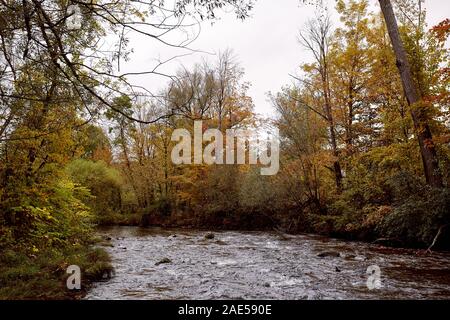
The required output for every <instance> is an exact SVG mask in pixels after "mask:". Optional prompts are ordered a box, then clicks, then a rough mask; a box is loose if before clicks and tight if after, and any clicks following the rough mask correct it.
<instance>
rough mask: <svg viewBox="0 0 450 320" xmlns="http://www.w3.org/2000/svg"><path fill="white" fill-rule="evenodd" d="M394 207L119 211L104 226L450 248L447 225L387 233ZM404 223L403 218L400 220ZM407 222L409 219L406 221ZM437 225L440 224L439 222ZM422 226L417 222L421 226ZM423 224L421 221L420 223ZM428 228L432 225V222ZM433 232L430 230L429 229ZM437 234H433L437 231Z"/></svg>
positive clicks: (398, 246) (426, 225)
mask: <svg viewBox="0 0 450 320" xmlns="http://www.w3.org/2000/svg"><path fill="white" fill-rule="evenodd" d="M392 211H393V209H392V208H390V207H387V206H382V207H379V208H375V209H372V210H371V211H367V212H361V213H360V214H358V215H344V216H342V215H325V214H322V215H321V214H311V213H309V214H303V215H298V214H297V213H296V212H291V213H286V212H283V213H261V212H258V211H257V212H233V213H225V212H220V213H214V214H209V215H204V214H193V213H192V212H188V213H180V212H178V213H167V214H160V213H158V212H152V213H144V214H136V213H134V214H131V215H129V216H127V215H126V214H121V215H118V218H117V219H115V220H110V221H109V222H108V223H106V224H104V226H141V227H161V228H182V229H193V230H210V231H224V230H228V231H274V230H275V231H278V232H282V233H286V234H293V235H296V234H302V233H312V234H317V235H321V236H327V237H332V238H336V239H345V240H352V241H363V242H368V243H373V242H375V243H377V244H380V245H384V246H387V247H394V248H412V249H422V250H426V249H427V248H429V247H430V245H431V244H432V243H433V242H434V244H433V247H432V249H433V250H446V251H448V250H450V227H449V226H444V227H443V228H441V231H440V233H439V234H438V233H436V232H435V233H434V234H435V235H437V237H434V238H436V239H434V238H433V237H431V238H430V240H429V241H428V242H425V241H422V242H419V241H413V240H412V239H411V238H408V236H407V235H404V234H402V233H398V234H394V233H393V232H391V230H389V231H390V232H389V233H387V232H385V230H383V229H382V227H383V223H384V219H386V217H389V215H390V214H391V212H392ZM399 223H400V222H399ZM403 223H405V222H404V221H403ZM436 225H437V224H436ZM417 227H418V226H416V228H417ZM419 227H420V225H419ZM423 227H424V228H430V229H432V227H431V226H429V225H428V224H424V225H423ZM427 232H428V233H431V232H430V231H427ZM434 234H433V235H434Z"/></svg>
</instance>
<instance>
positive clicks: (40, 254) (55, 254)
mask: <svg viewBox="0 0 450 320" xmlns="http://www.w3.org/2000/svg"><path fill="white" fill-rule="evenodd" d="M93 245H94V243H91V244H89V245H79V246H74V247H71V248H65V249H57V248H48V249H41V250H39V251H37V252H35V253H34V254H29V253H27V252H24V250H23V249H19V248H8V249H5V250H2V252H1V253H0V300H29V299H31V300H49V299H50V300H62V299H81V298H82V297H83V296H84V295H86V293H87V291H88V290H89V288H91V286H92V283H93V282H95V281H99V280H102V279H103V278H104V277H105V275H106V276H108V275H110V274H111V272H112V270H113V267H112V265H111V259H110V256H109V255H108V253H107V252H106V251H105V250H104V249H103V248H97V247H94V246H93ZM69 265H77V266H79V267H80V269H81V289H80V290H75V291H71V290H68V289H67V286H66V280H67V277H68V276H69V274H67V273H66V270H67V267H68V266H69Z"/></svg>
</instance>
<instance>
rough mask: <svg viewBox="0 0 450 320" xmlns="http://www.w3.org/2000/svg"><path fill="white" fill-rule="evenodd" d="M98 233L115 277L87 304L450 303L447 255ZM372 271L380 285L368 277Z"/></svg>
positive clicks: (176, 233) (261, 236)
mask: <svg viewBox="0 0 450 320" xmlns="http://www.w3.org/2000/svg"><path fill="white" fill-rule="evenodd" d="M100 234H101V235H102V236H103V237H105V238H106V237H110V238H111V240H110V241H109V245H108V246H106V249H107V250H108V251H109V253H110V254H111V256H112V262H113V265H114V268H115V275H114V276H113V277H112V279H110V280H108V281H105V282H99V283H96V284H95V285H94V287H93V288H92V289H91V290H90V291H89V293H88V294H87V296H86V297H85V298H86V299H450V265H449V262H450V254H449V253H433V254H432V255H417V254H415V252H414V251H412V250H400V249H388V248H384V247H381V246H376V245H370V244H366V243H361V242H348V241H343V240H336V239H329V238H325V237H320V236H314V235H295V236H293V235H289V236H281V235H280V234H277V233H270V232H243V231H223V232H214V234H215V237H214V239H205V235H206V234H207V232H206V231H195V230H181V229H169V230H168V229H160V228H137V227H113V228H108V229H103V230H101V231H100ZM163 259H166V263H158V262H162V261H161V260H163ZM167 259H169V260H170V262H168V261H167ZM374 265H375V266H378V267H379V268H380V269H379V270H380V272H381V273H380V278H379V279H380V282H378V283H377V282H373V279H375V278H374V277H376V276H377V273H376V272H375V274H370V272H369V273H367V269H368V268H369V267H370V266H374ZM372 268H375V270H376V268H377V267H372ZM370 277H371V278H370ZM368 279H369V281H368ZM368 282H369V286H370V287H371V288H373V289H372V290H369V289H368V286H367V284H368ZM374 283H375V288H374V285H373V284H374ZM377 284H380V285H381V287H378V286H377Z"/></svg>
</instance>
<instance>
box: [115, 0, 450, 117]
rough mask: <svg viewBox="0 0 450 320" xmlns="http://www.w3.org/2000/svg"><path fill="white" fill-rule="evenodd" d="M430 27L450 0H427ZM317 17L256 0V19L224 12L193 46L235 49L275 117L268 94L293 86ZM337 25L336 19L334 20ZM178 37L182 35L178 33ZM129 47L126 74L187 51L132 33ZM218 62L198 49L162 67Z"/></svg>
mask: <svg viewBox="0 0 450 320" xmlns="http://www.w3.org/2000/svg"><path fill="white" fill-rule="evenodd" d="M328 2H329V3H330V5H329V7H330V9H333V10H331V11H330V12H331V15H332V19H333V21H338V16H337V14H336V12H334V5H333V3H334V1H333V0H328ZM370 2H371V4H373V10H380V9H379V6H378V1H376V0H370ZM425 7H426V8H427V12H428V14H427V21H428V24H429V26H433V25H435V24H437V23H438V22H440V21H442V20H444V19H446V18H450V1H449V0H426V1H425ZM313 17H314V7H312V6H305V5H302V4H300V1H299V0H277V1H276V0H257V1H256V4H255V7H254V9H253V10H252V12H251V17H250V18H248V19H246V20H244V21H240V20H237V19H236V18H235V15H234V13H227V14H222V15H221V19H220V20H218V21H216V22H215V23H214V24H211V22H208V21H206V22H203V23H202V24H201V33H200V35H199V37H198V39H196V40H195V42H194V43H192V44H191V45H190V48H192V49H198V50H202V51H205V52H211V53H214V52H216V53H217V52H219V51H223V50H225V49H227V48H231V49H233V51H234V54H235V55H236V57H237V61H239V62H240V65H241V66H242V67H243V69H244V71H245V77H244V80H245V81H248V82H250V83H251V87H250V90H249V92H248V93H249V95H250V96H251V97H252V99H253V102H254V104H255V109H256V112H258V113H261V114H264V115H270V114H271V113H272V107H271V105H270V103H269V102H268V101H267V95H266V93H267V92H269V91H271V92H274V93H275V92H277V91H279V90H280V89H281V87H282V86H283V85H286V84H289V83H290V82H291V81H292V78H291V77H290V76H289V74H290V73H291V74H292V73H295V71H296V69H297V67H298V66H299V65H300V64H301V63H302V62H306V61H308V60H309V59H310V58H309V57H308V55H307V53H306V52H305V51H304V50H303V48H302V47H301V46H300V45H299V44H298V42H297V36H298V31H299V29H300V28H302V26H303V25H304V24H305V22H306V21H307V20H308V19H311V18H313ZM335 24H337V22H335ZM176 36H177V37H179V36H180V34H179V33H178V34H177V35H176ZM130 47H132V48H134V53H133V54H132V55H131V56H130V58H131V60H130V61H129V62H127V63H126V64H124V63H122V68H121V70H120V71H121V72H128V71H144V70H148V69H151V68H152V66H154V65H155V59H158V58H159V59H160V60H166V59H169V58H170V57H172V56H174V55H178V54H183V53H187V52H186V51H181V50H179V49H176V48H171V47H167V46H163V45H161V44H159V43H156V42H155V41H153V40H150V39H149V38H147V37H142V36H135V35H133V36H131V41H130ZM205 58H207V59H208V60H214V58H215V57H214V55H212V54H206V53H194V54H192V55H189V56H185V57H181V58H178V59H176V60H173V61H171V62H169V63H168V64H165V65H164V66H163V67H162V68H161V69H159V71H162V72H164V73H168V74H174V73H175V71H176V70H177V69H178V68H179V67H180V65H181V64H183V65H185V66H186V67H187V68H189V67H191V66H193V65H194V64H195V63H197V62H201V61H202V59H205ZM130 80H133V81H132V82H133V83H135V84H139V85H142V86H144V87H146V88H147V89H149V90H150V91H152V92H157V91H158V89H162V88H163V87H164V84H165V83H166V82H167V79H165V78H161V77H160V76H154V75H153V76H135V77H133V78H131V79H130Z"/></svg>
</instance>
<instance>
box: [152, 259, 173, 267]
mask: <svg viewBox="0 0 450 320" xmlns="http://www.w3.org/2000/svg"><path fill="white" fill-rule="evenodd" d="M163 263H172V260H170V259H169V258H163V259H161V260H159V261H158V262H157V263H155V266H159V265H160V264H163Z"/></svg>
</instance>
